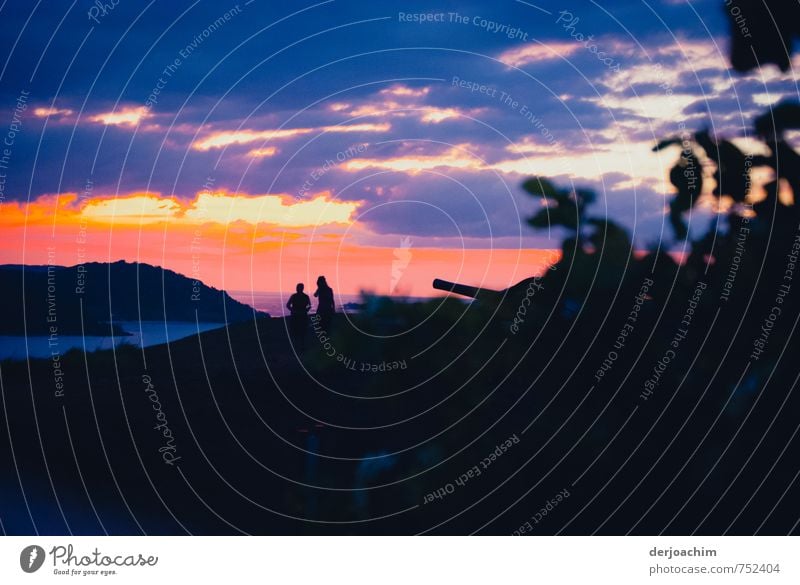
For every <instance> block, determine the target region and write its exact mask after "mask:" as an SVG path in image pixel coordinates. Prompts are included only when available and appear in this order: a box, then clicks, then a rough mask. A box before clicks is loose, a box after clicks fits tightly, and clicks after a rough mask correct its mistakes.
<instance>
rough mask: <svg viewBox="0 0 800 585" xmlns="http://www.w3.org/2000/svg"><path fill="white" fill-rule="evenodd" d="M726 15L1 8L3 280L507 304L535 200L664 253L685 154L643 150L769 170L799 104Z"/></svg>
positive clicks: (555, 240)
mask: <svg viewBox="0 0 800 585" xmlns="http://www.w3.org/2000/svg"><path fill="white" fill-rule="evenodd" d="M107 4H108V5H109V6H110V5H111V3H110V2H108V3H107ZM722 4H723V3H722V2H720V1H719V0H695V1H693V2H691V4H689V3H687V2H683V1H679V0H653V1H651V2H648V3H645V2H639V1H631V2H626V3H615V5H614V8H613V10H611V9H604V8H602V7H600V6H599V5H597V4H594V3H592V2H574V3H572V7H571V8H570V9H569V10H570V13H569V14H567V13H564V12H563V11H564V5H563V3H554V2H552V1H542V2H532V3H529V2H515V1H505V0H503V1H500V2H495V3H490V4H489V3H485V2H439V3H433V2H376V3H364V2H347V1H342V0H335V1H333V0H332V1H328V2H318V3H305V2H291V3H274V2H267V1H266V0H251V1H250V2H246V1H242V2H240V3H239V4H236V3H231V2H225V1H224V0H223V1H222V2H155V3H149V4H148V3H142V2H133V1H130V0H119V3H118V4H117V5H116V6H113V7H110V8H107V9H105V10H100V9H98V8H97V6H98V4H94V3H92V2H89V1H88V0H79V1H76V2H74V3H69V2H37V3H30V5H28V4H27V3H19V2H17V3H13V4H0V19H3V21H5V26H4V29H5V30H9V31H21V32H20V33H19V36H18V37H14V35H7V34H6V35H3V36H2V37H0V47H2V49H1V51H0V54H2V55H7V56H8V58H7V59H6V60H5V62H3V63H2V64H0V97H1V98H2V102H0V103H2V109H1V110H0V112H1V113H0V140H3V141H4V144H3V145H0V202H1V205H0V224H1V227H0V229H2V233H3V238H4V245H3V246H2V249H0V262H2V263H26V264H43V263H47V262H48V249H50V252H51V255H50V258H51V259H52V258H53V257H54V258H55V263H57V264H61V265H74V264H78V263H82V262H87V261H114V260H119V259H125V260H128V261H142V262H148V263H151V264H157V265H161V266H165V267H168V268H171V269H173V270H176V271H178V272H181V273H183V274H186V275H187V276H191V277H193V278H198V279H200V280H203V281H204V282H206V283H207V284H210V285H214V286H217V287H222V288H226V289H231V290H250V289H254V290H260V291H274V290H292V289H293V287H294V283H295V282H298V281H305V282H306V283H307V285H309V286H310V285H311V283H313V281H314V280H315V279H316V276H317V275H318V274H325V275H326V276H328V279H329V281H331V283H332V284H333V286H334V288H336V289H337V290H339V291H341V292H357V291H358V290H360V289H369V290H373V291H376V292H380V293H389V292H391V293H396V294H412V295H427V294H430V293H431V288H430V282H431V280H432V279H433V278H434V277H437V276H438V277H442V278H446V279H449V280H459V281H463V282H468V283H474V284H483V285H485V286H490V287H498V288H500V287H505V286H508V285H510V284H513V283H514V282H517V281H518V280H520V279H522V278H524V277H525V276H528V275H530V274H531V273H533V272H535V271H537V270H541V268H542V266H544V265H546V263H547V262H548V261H552V259H553V258H554V255H553V253H552V251H551V250H552V249H555V248H558V247H559V245H560V241H561V239H562V237H563V233H562V232H559V231H558V230H553V231H552V233H548V232H547V231H539V232H534V231H533V230H532V229H530V228H529V227H527V226H526V224H525V220H526V218H527V217H529V216H530V215H531V214H532V213H533V212H534V211H535V210H536V209H537V208H538V206H539V205H540V203H539V202H537V201H536V200H534V199H532V198H531V197H529V196H527V195H525V194H524V193H523V192H522V190H521V189H520V184H521V183H522V181H523V180H524V179H525V178H526V177H529V176H531V175H541V176H546V177H550V178H552V179H554V180H555V181H556V182H557V183H560V184H562V185H564V186H565V187H568V186H570V184H573V185H575V186H577V187H588V188H593V189H595V190H596V191H597V194H598V201H597V203H596V204H595V205H594V206H593V208H592V209H591V212H592V213H593V214H594V215H607V216H609V217H612V218H614V219H615V220H616V221H618V222H619V223H621V224H623V225H624V226H626V227H627V228H628V229H629V230H630V231H631V233H632V235H633V238H634V241H635V243H636V245H637V246H638V247H640V248H644V247H647V246H648V245H650V244H652V243H653V242H658V241H659V240H664V241H665V242H667V243H668V244H670V245H671V244H673V243H674V242H673V240H672V238H673V236H672V232H671V231H670V229H669V227H668V224H667V223H665V219H666V218H665V213H664V210H665V202H666V199H667V198H668V197H669V196H670V194H671V192H672V191H671V187H670V186H669V185H668V184H667V183H666V176H667V173H668V171H669V168H670V167H671V166H672V164H673V163H674V161H675V158H676V156H677V154H678V153H677V152H676V151H674V150H667V151H665V152H662V153H660V154H655V153H652V152H651V148H652V146H653V145H654V144H655V143H656V142H657V141H658V140H660V139H662V138H665V137H668V136H673V135H676V134H679V133H680V132H681V129H682V128H684V127H685V128H687V129H688V130H690V131H695V130H699V129H702V128H705V127H708V128H710V129H711V130H712V131H713V132H716V133H717V134H718V135H720V136H724V137H727V138H734V139H736V141H737V143H738V144H740V146H742V147H743V148H745V149H746V150H749V151H753V152H756V151H757V150H754V149H757V145H756V144H755V143H754V142H753V141H751V140H750V139H748V138H747V137H746V135H747V133H748V132H750V126H751V122H752V119H753V117H754V116H755V115H757V114H759V113H761V112H762V111H763V110H764V108H765V107H767V106H769V105H771V104H774V103H777V102H779V101H780V100H781V99H782V98H784V97H788V96H793V95H794V96H796V95H797V87H796V84H795V82H794V81H793V75H792V72H791V71H789V72H787V73H781V72H780V71H779V70H778V69H777V68H775V67H774V66H767V67H764V68H762V69H761V70H754V71H753V72H752V73H751V74H749V75H746V76H742V75H738V74H734V73H733V72H732V71H730V70H729V63H728V58H727V54H728V36H729V35H728V25H727V20H726V17H725V14H724V8H723V6H722ZM31 10H33V12H31ZM420 13H422V14H425V15H432V16H431V17H430V18H427V19H426V18H422V19H419V18H416V17H411V16H409V15H411V14H420ZM454 15H455V16H454ZM419 20H424V22H419ZM589 37H591V38H589ZM795 64H798V65H800V63H798V62H797V61H795ZM712 188H713V184H711V183H710V182H709V183H708V184H707V190H709V191H710V190H711V189H712ZM712 214H713V209H712V208H711V205H710V204H706V205H702V206H701V210H700V211H699V212H698V213H695V214H694V216H693V217H692V228H693V229H696V230H697V231H704V230H705V228H706V226H707V223H708V221H709V218H710V217H712ZM53 250H54V254H53Z"/></svg>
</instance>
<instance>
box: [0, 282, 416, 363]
mask: <svg viewBox="0 0 800 585" xmlns="http://www.w3.org/2000/svg"><path fill="white" fill-rule="evenodd" d="M229 294H230V295H231V296H232V297H233V298H234V299H236V300H238V301H241V302H243V303H246V304H248V305H250V306H251V307H254V308H256V309H258V310H260V311H265V312H267V313H269V314H270V315H271V316H272V317H282V316H285V315H287V314H288V311H287V309H286V303H287V301H288V300H289V295H288V294H286V293H277V292H259V291H256V292H251V291H229ZM398 300H405V301H408V302H418V301H425V300H428V299H427V298H420V297H404V298H403V299H398ZM362 302H363V299H362V297H361V295H337V297H336V303H337V306H336V308H337V311H340V312H347V313H356V312H358V311H359V310H360V306H361V303H362ZM311 304H312V311H313V310H314V308H313V307H315V306H316V300H315V299H314V298H313V297H312V298H311ZM115 323H116V324H118V325H119V326H120V327H121V328H122V329H123V330H125V331H127V332H128V333H131V335H123V336H114V337H111V336H110V335H109V336H99V335H86V336H84V337H81V336H80V335H59V336H58V338H57V340H56V342H55V343H53V340H51V339H50V338H49V337H48V336H46V335H29V336H27V337H25V336H24V335H0V360H24V359H26V358H27V357H31V358H52V357H53V356H58V355H63V354H65V353H66V352H68V351H70V350H71V349H80V350H84V351H88V352H91V351H97V350H101V349H111V348H112V347H114V346H119V345H121V344H128V345H134V346H136V347H149V346H151V345H159V344H162V343H168V342H172V341H177V340H179V339H183V338H185V337H189V336H190V335H197V334H198V333H203V332H204V331H210V330H212V329H218V328H220V327H223V326H224V323H192V322H185V321H115Z"/></svg>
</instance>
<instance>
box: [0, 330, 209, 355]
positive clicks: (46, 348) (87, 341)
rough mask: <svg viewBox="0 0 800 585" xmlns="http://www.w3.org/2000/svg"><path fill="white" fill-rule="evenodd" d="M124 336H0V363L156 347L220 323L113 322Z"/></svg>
mask: <svg viewBox="0 0 800 585" xmlns="http://www.w3.org/2000/svg"><path fill="white" fill-rule="evenodd" d="M116 323H117V324H118V325H119V326H120V327H122V328H123V329H124V330H125V331H127V332H128V333H132V334H133V335H124V336H121V337H114V338H113V339H112V338H111V336H105V337H102V336H99V335H87V336H86V337H81V336H80V335H59V336H58V343H57V344H51V343H50V342H49V340H48V338H47V336H44V335H31V336H29V337H28V338H27V345H26V339H25V337H24V336H22V335H0V360H2V359H15V360H24V359H25V355H26V348H27V353H28V354H29V355H30V356H31V357H34V358H47V357H52V356H53V355H58V354H64V353H66V352H67V351H69V350H71V349H75V348H77V349H84V348H85V349H86V351H96V350H98V349H111V347H112V346H113V345H115V344H116V345H120V344H121V343H127V344H132V345H135V346H137V347H148V346H151V345H158V344H160V343H166V342H168V341H177V340H178V339H183V338H184V337H189V336H190V335H196V334H197V333H198V331H199V332H200V333H202V332H203V331H210V330H211V329H218V328H219V327H222V326H223V325H224V324H223V323H200V324H199V326H198V324H197V323H187V322H179V321H167V322H166V323H165V322H164V321H142V322H139V321H117V322H116Z"/></svg>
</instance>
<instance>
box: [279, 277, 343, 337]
mask: <svg viewBox="0 0 800 585" xmlns="http://www.w3.org/2000/svg"><path fill="white" fill-rule="evenodd" d="M304 289H305V285H303V283H302V282H299V283H297V287H296V290H297V292H295V293H294V294H293V295H292V296H291V297H289V302H287V303H286V308H287V309H289V313H290V317H289V331H290V333H291V336H292V340H293V342H294V343H295V345H298V346H300V347H301V348H303V347H304V346H305V339H306V332H307V331H308V312H309V311H310V310H311V299H309V298H308V295H307V294H306V293H304V292H303V290H304ZM314 296H315V297H316V298H317V317H318V318H319V326H320V328H321V329H322V330H324V331H330V325H331V319H332V318H333V314H334V313H335V312H336V306H335V304H334V302H333V289H332V288H331V287H330V286H328V281H326V280H325V277H324V276H320V277H319V278H318V279H317V290H316V291H315V292H314Z"/></svg>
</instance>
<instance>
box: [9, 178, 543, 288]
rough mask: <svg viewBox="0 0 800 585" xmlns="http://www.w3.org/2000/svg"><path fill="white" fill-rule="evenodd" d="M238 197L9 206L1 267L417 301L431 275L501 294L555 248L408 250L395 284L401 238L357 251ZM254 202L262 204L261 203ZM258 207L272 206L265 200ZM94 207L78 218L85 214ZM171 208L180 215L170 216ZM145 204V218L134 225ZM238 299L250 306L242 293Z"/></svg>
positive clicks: (333, 234)
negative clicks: (110, 267)
mask: <svg viewBox="0 0 800 585" xmlns="http://www.w3.org/2000/svg"><path fill="white" fill-rule="evenodd" d="M261 197H269V196H261ZM271 197H278V196H271ZM240 198H243V196H233V195H225V194H221V193H217V194H211V193H206V194H205V197H204V198H203V197H200V196H198V197H197V198H196V199H195V201H192V202H185V201H181V200H180V199H173V198H164V197H158V196H157V195H155V194H153V193H139V194H134V195H133V196H130V197H121V198H116V200H117V201H118V203H116V204H113V207H112V206H111V204H109V203H106V202H107V201H111V200H113V199H112V198H104V199H102V200H101V201H99V202H97V203H95V204H84V203H82V202H81V201H80V198H79V196H78V195H77V194H76V193H62V194H59V195H58V196H55V195H52V196H42V197H39V198H37V199H36V200H34V201H32V202H30V203H16V202H7V203H6V204H4V206H3V213H2V214H0V230H2V233H3V238H4V244H5V245H4V246H3V247H1V248H0V263H28V264H47V263H49V262H53V263H56V264H61V265H66V266H72V265H75V264H81V263H85V262H108V261H115V260H120V259H124V260H127V261H130V262H133V261H138V262H147V263H149V264H154V265H159V266H164V267H165V268H169V269H171V270H175V271H177V272H179V273H181V274H184V275H187V276H190V277H191V278H197V279H199V280H202V281H203V282H205V283H207V284H210V285H212V286H216V287H218V288H224V289H227V290H229V291H237V290H238V291H249V290H257V291H277V290H283V291H288V292H291V291H293V289H294V285H295V283H297V282H305V283H306V284H309V283H313V282H314V279H316V277H317V276H318V275H319V274H325V275H326V276H327V277H328V280H329V282H331V283H332V284H333V286H334V288H335V290H336V293H337V295H338V294H341V293H355V292H358V291H359V290H372V291H376V292H379V293H384V294H385V293H388V292H389V291H390V290H394V291H395V292H396V293H398V294H409V295H419V296H423V295H430V294H434V293H435V291H433V289H432V288H431V281H432V280H433V278H435V277H440V278H445V279H448V280H455V281H460V282H465V283H470V284H475V285H483V286H486V287H490V288H505V287H507V286H509V285H510V284H512V283H514V282H516V281H518V280H521V279H522V278H524V277H526V276H529V275H531V274H534V273H536V272H542V271H543V270H544V269H545V268H546V266H547V263H548V262H552V261H554V259H556V258H557V255H555V253H554V252H551V251H543V250H518V249H493V250H488V249H460V248H459V249H439V248H425V247H420V246H416V245H415V246H413V247H412V248H411V249H410V257H409V258H408V264H407V266H406V267H405V269H404V271H403V273H402V275H401V277H400V278H399V279H398V278H397V270H396V265H397V263H396V252H395V248H396V247H397V246H399V245H400V240H401V238H400V237H398V239H397V242H394V243H390V244H389V245H387V246H386V247H378V246H360V245H357V244H355V243H353V241H352V239H349V238H347V237H346V235H345V231H344V230H343V229H341V226H340V224H328V226H327V227H326V226H323V227H322V228H317V227H314V228H291V227H286V225H285V224H286V223H287V222H285V221H284V223H283V224H282V225H277V224H275V225H273V224H270V223H253V222H254V221H257V220H258V218H259V216H260V215H265V213H264V210H259V209H257V208H256V209H254V208H251V207H249V204H243V203H242V202H241V201H240V200H239V199H240ZM252 199H255V200H256V203H257V204H260V203H262V202H261V201H259V198H258V197H255V198H252ZM263 203H265V206H270V205H271V206H275V203H274V201H273V200H271V199H270V200H267V201H265V202H263ZM335 203H336V202H332V201H329V199H328V197H327V196H325V197H323V196H319V197H318V198H316V199H314V200H312V201H308V202H305V203H295V204H294V205H291V204H289V203H288V202H286V201H285V202H284V203H283V206H281V207H277V208H275V209H277V211H278V212H280V213H283V212H284V211H285V210H284V209H283V207H296V206H297V205H305V204H308V205H310V207H307V208H301V209H298V210H297V211H296V213H297V215H298V217H303V216H304V215H305V214H309V215H308V217H310V218H312V220H314V221H316V219H317V215H318V214H319V213H323V214H324V213H327V211H326V209H325V207H327V206H328V205H334V204H335ZM92 207H93V209H91V211H89V213H88V215H84V213H83V212H84V210H86V209H87V208H92ZM178 207H180V209H181V210H182V211H177V210H178ZM142 208H143V209H144V218H145V219H144V221H143V222H139V221H137V220H138V219H139V214H140V213H142V211H141V210H142ZM112 213H114V214H116V215H113V216H112V215H110V214H112ZM123 213H124V214H125V215H120V214H123ZM203 214H205V216H204V215H203ZM160 215H163V216H165V219H164V220H163V221H152V219H153V217H154V216H160ZM254 218H255V219H254ZM121 219H123V220H124V221H120V220H121ZM242 219H243V220H244V221H242ZM271 219H272V220H273V221H274V220H275V218H271ZM297 223H300V222H299V221H298V222H297ZM337 226H340V227H338V228H337ZM337 229H338V233H337V231H336V230H337ZM356 229H357V228H356ZM62 286H63V287H70V286H74V285H73V284H72V283H71V282H70V280H69V277H68V276H67V277H65V280H64V281H61V280H60V281H59V287H62ZM86 286H92V283H91V282H87V283H86ZM239 296H240V298H243V299H244V300H245V302H248V301H249V299H247V298H246V297H247V295H239ZM187 300H188V299H187Z"/></svg>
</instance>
